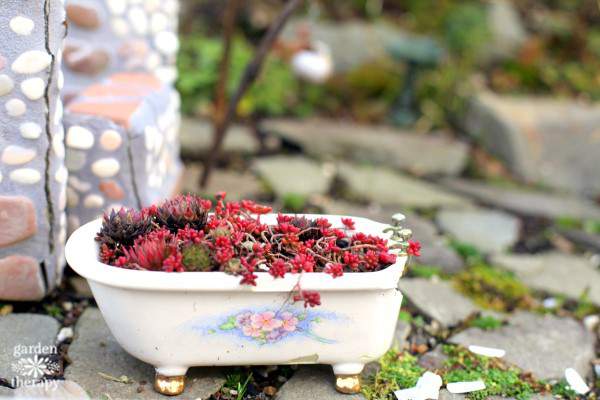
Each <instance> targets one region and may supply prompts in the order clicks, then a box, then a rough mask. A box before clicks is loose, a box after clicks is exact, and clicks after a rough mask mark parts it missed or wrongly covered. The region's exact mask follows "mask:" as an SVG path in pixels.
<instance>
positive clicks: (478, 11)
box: [442, 2, 491, 59]
mask: <svg viewBox="0 0 600 400" xmlns="http://www.w3.org/2000/svg"><path fill="white" fill-rule="evenodd" d="M484 7H485V5H484V4H482V3H474V2H468V3H462V4H461V3H459V4H455V5H454V6H452V7H450V9H449V10H448V13H447V14H446V15H445V18H444V21H443V29H442V33H443V37H444V40H445V42H446V43H447V44H448V47H449V48H450V50H451V51H452V52H453V53H455V54H456V55H458V56H459V57H468V58H472V59H477V58H478V56H479V55H481V54H483V53H484V52H485V51H486V50H487V49H486V48H487V47H488V44H489V42H490V37H491V35H490V31H489V28H488V21H487V14H486V11H485V8H484Z"/></svg>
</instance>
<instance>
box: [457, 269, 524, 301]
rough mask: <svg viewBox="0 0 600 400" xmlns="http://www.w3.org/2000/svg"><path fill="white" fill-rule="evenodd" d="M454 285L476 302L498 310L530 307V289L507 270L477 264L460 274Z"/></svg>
mask: <svg viewBox="0 0 600 400" xmlns="http://www.w3.org/2000/svg"><path fill="white" fill-rule="evenodd" d="M454 285H455V286H456V288H457V289H458V290H459V291H460V292H461V293H463V294H465V295H467V296H469V297H471V298H472V299H473V300H474V301H475V303H477V304H478V305H479V306H481V307H484V308H489V309H492V310H496V311H510V310H514V309H516V308H530V307H531V294H530V291H529V289H528V288H527V287H526V286H524V285H523V284H522V283H520V282H519V281H518V280H516V279H515V277H514V276H512V274H510V273H509V272H507V271H503V270H498V269H494V268H492V267H490V266H489V265H485V264H476V265H474V266H472V267H470V268H468V269H466V270H464V271H462V272H461V273H460V274H458V275H457V276H456V277H455V278H454Z"/></svg>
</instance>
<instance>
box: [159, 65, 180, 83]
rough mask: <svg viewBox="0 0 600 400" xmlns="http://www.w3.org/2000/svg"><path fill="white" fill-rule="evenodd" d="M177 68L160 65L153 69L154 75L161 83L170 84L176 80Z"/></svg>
mask: <svg viewBox="0 0 600 400" xmlns="http://www.w3.org/2000/svg"><path fill="white" fill-rule="evenodd" d="M177 74H178V72H177V68H175V67H160V68H157V69H156V71H154V76H156V77H157V78H158V79H159V80H160V81H161V82H162V83H166V84H170V83H173V82H175V81H176V80H177Z"/></svg>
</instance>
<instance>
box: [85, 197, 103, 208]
mask: <svg viewBox="0 0 600 400" xmlns="http://www.w3.org/2000/svg"><path fill="white" fill-rule="evenodd" d="M103 205H104V198H103V197H102V196H99V195H97V194H90V195H88V196H87V197H86V198H85V199H84V200H83V206H84V207H85V208H98V207H102V206H103Z"/></svg>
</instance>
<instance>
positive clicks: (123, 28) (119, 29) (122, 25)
mask: <svg viewBox="0 0 600 400" xmlns="http://www.w3.org/2000/svg"><path fill="white" fill-rule="evenodd" d="M119 1H121V0H119ZM111 25H112V30H113V32H114V33H115V34H116V35H117V36H127V35H128V34H129V25H128V24H127V21H125V20H124V19H123V18H115V19H113V20H112V23H111Z"/></svg>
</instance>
